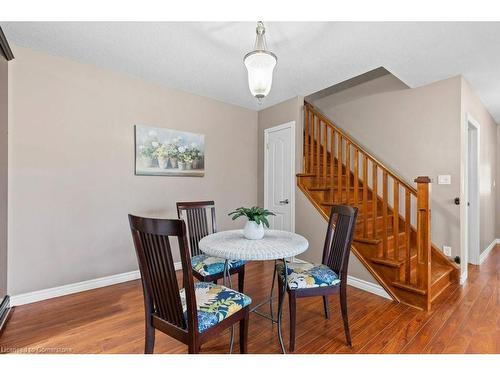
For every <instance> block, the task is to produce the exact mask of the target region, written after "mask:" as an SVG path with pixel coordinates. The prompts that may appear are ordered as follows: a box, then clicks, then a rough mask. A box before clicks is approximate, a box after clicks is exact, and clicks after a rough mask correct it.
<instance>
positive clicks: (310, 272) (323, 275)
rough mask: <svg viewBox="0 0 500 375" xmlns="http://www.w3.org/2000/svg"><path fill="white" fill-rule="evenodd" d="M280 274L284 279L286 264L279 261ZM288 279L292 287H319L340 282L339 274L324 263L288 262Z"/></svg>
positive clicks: (289, 285)
mask: <svg viewBox="0 0 500 375" xmlns="http://www.w3.org/2000/svg"><path fill="white" fill-rule="evenodd" d="M277 270H278V275H279V276H280V277H281V279H284V265H283V263H278V265H277ZM287 270H288V272H287V281H288V287H289V288H290V289H304V288H318V287H322V286H334V285H337V284H339V283H340V279H339V277H338V275H337V274H336V273H335V272H334V271H332V270H331V269H330V268H329V267H328V266H325V265H324V264H311V263H291V262H290V263H288V262H287Z"/></svg>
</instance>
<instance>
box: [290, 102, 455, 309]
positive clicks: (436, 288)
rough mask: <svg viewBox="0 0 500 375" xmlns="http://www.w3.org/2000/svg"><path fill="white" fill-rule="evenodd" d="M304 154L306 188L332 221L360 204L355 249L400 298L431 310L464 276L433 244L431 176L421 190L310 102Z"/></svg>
mask: <svg viewBox="0 0 500 375" xmlns="http://www.w3.org/2000/svg"><path fill="white" fill-rule="evenodd" d="M303 151H304V163H303V173H299V174H298V175H297V184H298V186H299V188H300V189H301V190H302V192H303V193H304V194H305V195H306V196H307V197H308V199H309V200H310V201H311V203H312V204H313V205H314V206H315V207H316V208H317V209H318V211H319V212H320V213H321V214H322V215H323V217H324V218H325V219H327V220H328V215H329V213H330V207H331V206H332V205H334V204H349V205H352V206H356V207H358V209H359V213H358V219H357V222H356V232H355V236H354V241H353V245H352V251H353V252H354V254H355V255H356V256H357V258H358V259H359V260H360V261H361V262H362V263H363V264H364V265H365V266H366V268H367V269H368V270H369V271H370V273H371V274H372V275H373V276H374V277H375V279H376V280H378V282H379V283H380V284H381V285H382V287H384V289H385V290H386V291H387V293H389V294H390V295H391V296H392V298H393V299H394V300H396V301H398V302H402V303H405V304H408V305H411V306H414V307H416V308H419V309H423V310H430V309H431V305H432V301H434V300H435V299H436V298H437V297H438V296H439V295H440V294H441V293H442V292H443V291H444V290H445V289H446V288H447V287H448V286H449V285H450V284H451V283H454V282H458V278H459V268H458V266H457V265H456V264H455V263H454V262H452V261H450V260H449V259H448V258H447V257H446V256H444V254H442V253H441V251H440V250H439V249H438V248H437V247H436V246H434V245H433V244H432V242H431V238H430V233H431V228H430V225H431V220H430V215H431V213H430V208H429V184H430V179H429V178H428V177H418V178H417V179H415V182H416V185H417V188H416V189H415V188H414V187H413V186H411V185H410V184H409V183H407V182H406V181H404V180H403V179H402V178H401V177H399V176H398V175H397V174H396V173H394V172H393V171H391V170H390V169H389V168H387V167H386V166H385V165H384V164H382V163H381V162H379V161H378V160H377V159H376V158H375V157H374V156H372V155H371V154H370V153H368V152H367V151H365V150H364V149H363V147H361V146H360V145H359V144H358V143H357V142H356V141H354V140H353V139H352V138H351V137H349V136H348V135H347V134H346V133H345V132H343V131H342V130H341V129H339V128H338V127H337V126H336V125H335V124H333V122H332V121H330V120H329V119H328V118H327V117H326V116H324V115H323V114H322V113H321V112H320V111H319V110H317V109H316V108H314V107H313V106H312V105H311V104H309V103H306V104H305V106H304V150H303Z"/></svg>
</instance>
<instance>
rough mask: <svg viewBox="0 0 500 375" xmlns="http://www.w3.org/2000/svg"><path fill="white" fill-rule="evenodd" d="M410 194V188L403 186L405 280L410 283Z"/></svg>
mask: <svg viewBox="0 0 500 375" xmlns="http://www.w3.org/2000/svg"><path fill="white" fill-rule="evenodd" d="M410 236H411V196H410V190H408V188H405V238H406V245H405V247H406V267H405V280H406V282H407V283H408V284H410V283H411V247H410V246H411V237H410Z"/></svg>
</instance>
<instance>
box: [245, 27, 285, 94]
mask: <svg viewBox="0 0 500 375" xmlns="http://www.w3.org/2000/svg"><path fill="white" fill-rule="evenodd" d="M256 32H257V37H256V39H255V46H254V50H253V51H251V52H248V53H247V54H246V55H245V57H244V59H243V62H244V63H245V66H246V68H247V70H248V87H249V88H250V92H251V93H252V95H253V96H255V97H256V98H257V100H258V101H259V103H260V102H261V101H262V99H263V98H264V97H266V96H267V95H268V94H269V91H271V85H272V83H273V70H274V67H275V66H276V62H277V61H278V59H277V57H276V55H275V54H274V53H272V52H271V51H268V50H267V45H266V35H265V34H266V28H265V27H264V23H263V22H260V21H259V22H257V29H256Z"/></svg>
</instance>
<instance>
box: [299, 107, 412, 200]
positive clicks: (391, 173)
mask: <svg viewBox="0 0 500 375" xmlns="http://www.w3.org/2000/svg"><path fill="white" fill-rule="evenodd" d="M304 107H306V108H308V109H309V111H310V112H312V113H313V115H314V116H316V117H317V118H318V120H319V121H323V122H324V123H325V124H327V125H328V126H331V127H333V128H334V129H335V131H336V132H337V133H339V134H340V135H341V136H342V138H343V139H345V140H347V141H349V143H350V144H351V145H353V146H355V147H356V148H358V149H360V150H362V151H363V153H364V154H365V155H366V156H367V157H368V158H369V159H370V160H372V161H373V162H374V163H376V164H377V165H378V167H379V168H382V169H383V170H385V171H386V172H387V174H388V175H389V176H391V177H393V178H395V179H396V180H398V181H399V183H400V184H402V185H404V186H405V187H406V188H407V189H408V190H410V191H411V192H412V194H413V195H415V196H416V195H417V190H416V189H415V188H414V187H413V186H411V185H410V184H409V183H407V182H406V181H405V180H404V179H403V178H402V177H401V176H399V175H398V174H397V173H396V172H395V171H393V170H392V169H390V168H389V167H387V166H386V165H385V164H384V163H383V162H381V161H380V160H378V159H377V158H376V157H375V156H374V155H373V154H371V153H370V152H368V151H366V149H365V148H364V147H363V146H362V145H360V144H359V143H358V142H357V141H356V140H354V139H353V138H351V136H350V135H349V134H347V133H346V132H344V131H343V130H342V129H340V128H339V127H337V126H336V125H335V124H334V123H333V122H332V121H331V120H330V119H329V118H328V117H326V116H325V115H324V114H323V113H322V112H321V111H319V110H318V109H317V108H316V107H314V106H313V105H312V104H310V103H308V102H304ZM313 118H314V117H313Z"/></svg>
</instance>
